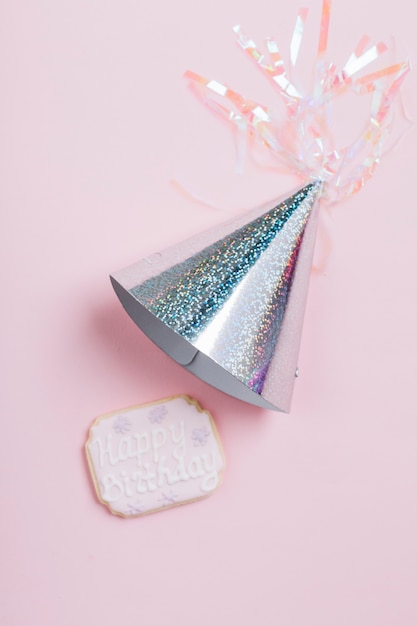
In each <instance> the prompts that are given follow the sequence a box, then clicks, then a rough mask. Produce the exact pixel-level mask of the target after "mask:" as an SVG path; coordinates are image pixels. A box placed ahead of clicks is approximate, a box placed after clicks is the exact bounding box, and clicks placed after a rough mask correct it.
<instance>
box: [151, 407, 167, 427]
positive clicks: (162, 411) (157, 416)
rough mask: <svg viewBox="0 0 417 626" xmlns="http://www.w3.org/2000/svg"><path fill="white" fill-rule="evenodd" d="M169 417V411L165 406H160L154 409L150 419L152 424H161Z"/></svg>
mask: <svg viewBox="0 0 417 626" xmlns="http://www.w3.org/2000/svg"><path fill="white" fill-rule="evenodd" d="M166 415H167V410H166V408H165V406H164V405H163V404H159V405H157V406H154V407H153V409H151V410H150V411H149V416H148V419H149V421H150V422H151V424H160V423H161V422H162V420H163V419H165V417H166Z"/></svg>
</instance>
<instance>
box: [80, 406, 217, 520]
mask: <svg viewBox="0 0 417 626" xmlns="http://www.w3.org/2000/svg"><path fill="white" fill-rule="evenodd" d="M86 452H87V459H88V464H89V466H90V471H91V475H92V478H93V481H94V486H95V488H96V492H97V496H98V499H99V500H100V502H102V503H103V504H105V505H106V506H108V507H109V509H110V511H111V512H112V513H115V514H116V515H121V516H122V517H133V516H138V515H143V514H144V513H152V512H154V511H159V510H160V509H166V508H169V507H172V506H177V505H179V504H186V503H187V502H191V501H194V500H199V499H200V498H204V497H206V496H208V495H210V494H211V493H212V492H213V491H214V490H215V489H216V487H217V486H218V485H219V483H220V479H221V472H222V469H223V467H224V457H223V451H222V448H221V444H220V441H219V437H218V434H217V430H216V426H215V424H214V421H213V419H212V417H211V415H210V413H208V411H203V409H202V408H201V407H200V405H199V404H198V403H197V402H196V401H195V400H192V399H191V398H188V397H187V396H176V397H174V398H166V399H165V400H160V401H158V402H154V403H152V404H146V405H142V406H136V407H132V408H129V409H125V410H123V411H116V412H115V413H110V414H108V415H103V416H102V417H99V418H98V419H96V420H95V422H94V424H93V425H92V427H91V429H90V436H89V438H88V440H87V443H86Z"/></svg>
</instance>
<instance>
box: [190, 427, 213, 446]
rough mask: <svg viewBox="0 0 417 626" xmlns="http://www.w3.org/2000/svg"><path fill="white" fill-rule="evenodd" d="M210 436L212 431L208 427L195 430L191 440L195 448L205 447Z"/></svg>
mask: <svg viewBox="0 0 417 626" xmlns="http://www.w3.org/2000/svg"><path fill="white" fill-rule="evenodd" d="M209 435H210V431H209V429H208V428H207V427H206V426H203V428H193V431H192V433H191V439H192V440H193V441H194V445H195V446H205V445H206V444H207V438H208V436H209Z"/></svg>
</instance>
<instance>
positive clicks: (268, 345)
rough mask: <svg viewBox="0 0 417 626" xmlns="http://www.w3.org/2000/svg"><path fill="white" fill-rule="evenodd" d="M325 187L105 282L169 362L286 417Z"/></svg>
mask: <svg viewBox="0 0 417 626" xmlns="http://www.w3.org/2000/svg"><path fill="white" fill-rule="evenodd" d="M321 186H322V185H321V182H320V181H317V182H313V183H310V184H308V185H306V186H305V187H303V188H302V189H301V190H300V191H298V192H297V193H295V194H294V195H292V196H291V197H289V198H287V199H285V200H284V201H280V202H274V203H273V204H272V206H271V205H270V206H269V207H265V206H264V207H262V208H260V209H256V210H255V211H251V212H249V213H246V214H245V215H243V216H242V215H241V216H239V217H238V218H235V219H234V220H233V221H229V222H227V223H225V224H222V225H220V226H217V227H216V228H214V229H211V230H209V231H206V232H204V233H202V234H200V235H198V236H196V237H193V238H191V239H189V240H187V241H184V242H182V243H180V244H178V245H176V246H174V247H172V248H169V249H167V250H165V251H164V252H162V253H158V254H156V255H153V256H152V257H149V258H146V259H143V260H142V261H140V262H139V263H136V264H134V265H132V266H130V267H128V268H126V269H124V270H121V271H119V272H117V273H115V274H113V275H112V276H111V277H110V278H111V281H112V284H113V287H114V289H115V291H116V293H117V295H118V297H119V299H120V301H121V303H122V304H123V306H124V308H125V309H126V311H127V312H128V314H129V315H130V317H131V318H132V319H133V320H134V322H135V323H136V324H137V325H138V326H139V327H140V328H141V329H142V330H143V331H144V332H145V333H146V334H147V335H148V336H149V338H150V339H152V341H153V342H154V343H156V344H157V345H158V346H159V347H160V348H162V350H164V351H165V352H166V353H167V354H168V355H169V356H171V357H172V358H173V359H175V360H176V361H177V362H178V363H180V364H181V365H183V366H184V367H185V368H186V369H187V370H189V371H190V372H192V373H193V374H195V375H196V376H198V377H199V378H201V379H203V380H205V381H206V382H208V383H209V384H211V385H213V386H214V387H217V388H218V389H221V390H222V391H224V392H226V393H228V394H230V395H232V396H235V397H237V398H240V399H241V400H244V401H246V402H250V403H252V404H256V405H258V406H261V407H265V408H269V409H275V410H280V411H289V409H290V404H291V397H292V392H293V386H294V380H295V375H296V368H297V358H298V351H299V345H300V339H301V330H302V323H303V316H304V309H305V303H306V297H307V290H308V283H309V276H310V271H311V263H312V257H313V250H314V241H315V234H316V226H317V214H318V211H317V210H315V207H316V206H317V203H316V200H317V199H318V197H319V195H320V191H321Z"/></svg>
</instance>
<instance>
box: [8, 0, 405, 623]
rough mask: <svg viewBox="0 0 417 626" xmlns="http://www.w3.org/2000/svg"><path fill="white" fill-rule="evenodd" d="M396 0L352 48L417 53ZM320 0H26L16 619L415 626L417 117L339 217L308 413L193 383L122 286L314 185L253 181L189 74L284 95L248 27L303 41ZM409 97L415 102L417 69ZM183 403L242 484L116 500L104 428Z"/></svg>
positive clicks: (353, 18)
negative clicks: (138, 507) (245, 51)
mask: <svg viewBox="0 0 417 626" xmlns="http://www.w3.org/2000/svg"><path fill="white" fill-rule="evenodd" d="M375 6H376V5H375V3H374V2H371V1H370V0H365V1H363V0H361V1H359V0H352V2H350V3H349V4H346V3H337V4H336V3H335V6H334V7H333V14H332V23H331V32H330V40H329V50H330V53H333V56H334V58H335V60H336V61H338V62H342V61H343V60H344V59H345V58H346V57H347V55H348V54H349V53H350V51H351V50H352V47H353V46H354V45H355V44H356V42H357V40H358V38H359V36H360V35H361V34H362V33H363V32H368V33H369V34H370V35H371V36H372V37H373V38H374V39H375V40H379V39H380V38H384V39H388V38H389V36H390V34H391V33H394V34H395V35H396V38H397V56H398V57H399V58H402V56H404V54H406V53H409V54H410V56H411V58H412V59H414V60H415V59H416V58H417V57H416V50H415V18H416V15H415V8H414V5H413V4H412V3H411V2H410V1H409V0H408V1H406V0H399V1H398V2H396V3H387V4H380V5H378V13H376V9H375ZM297 7H298V5H296V4H295V3H286V4H285V3H280V4H278V3H276V2H273V1H272V0H259V2H257V3H256V5H255V4H253V3H246V4H244V5H242V3H241V2H237V0H228V2H227V3H226V4H225V3H224V2H221V1H220V0H213V1H212V2H210V3H206V4H202V3H198V2H191V1H190V0H178V2H176V3H168V2H165V3H164V4H163V5H161V4H160V3H159V4H158V3H157V4H146V5H145V4H143V3H138V2H136V3H135V2H133V1H131V0H120V1H119V2H117V3H115V2H109V1H107V0H104V1H103V0H102V1H100V2H96V1H93V0H88V1H87V2H81V1H80V0H71V2H70V1H69V0H62V1H60V2H53V1H52V0H39V1H38V2H30V1H29V0H18V1H17V2H10V3H8V4H7V5H5V6H4V9H3V15H2V20H1V24H2V35H1V37H0V52H1V60H2V61H1V84H2V100H1V110H2V114H1V116H0V125H1V144H2V157H1V164H0V171H1V172H2V174H1V177H2V182H1V199H2V212H1V215H2V230H1V232H2V254H3V263H2V270H1V271H2V292H3V307H2V310H1V316H2V318H1V319H2V326H1V328H2V344H3V348H2V353H1V355H2V361H3V363H2V373H3V376H2V387H3V390H2V404H3V407H2V420H3V422H2V437H1V439H0V446H1V457H0V458H1V468H0V471H1V478H2V505H3V518H2V532H1V533H0V543H1V555H2V557H1V561H2V567H1V570H2V572H1V595H2V597H1V601H0V624H1V625H2V626H3V625H4V626H29V625H30V626H57V625H59V626H80V625H84V624H100V625H101V626H114V624H119V623H120V624H125V625H130V624H131V625H133V624H135V625H136V624H139V623H140V624H146V626H164V625H165V624H178V625H181V626H192V625H194V624H196V623H198V624H199V626H208V625H209V624H213V623H219V624H230V623H236V624H240V625H244V626H246V625H247V626H249V625H250V626H252V625H253V624H267V625H272V624H274V625H275V624H280V625H281V624H282V625H283V626H284V625H285V626H353V624H354V625H355V626H393V625H394V624H395V625H401V626H415V625H416V623H417V601H416V597H415V589H416V585H417V538H416V527H417V454H416V449H417V420H416V409H415V377H416V353H417V345H416V332H415V319H416V313H417V311H416V292H415V267H416V262H417V249H416V246H415V232H416V226H417V216H416V208H415V204H416V202H415V198H414V188H413V183H414V180H415V178H416V168H415V146H416V135H415V132H416V131H415V129H414V130H412V131H411V132H410V133H409V134H408V135H407V136H406V137H405V138H404V139H403V140H402V142H401V143H400V145H399V147H398V149H397V150H395V151H394V152H392V153H391V154H389V155H388V156H387V158H386V160H385V162H384V163H383V164H382V165H381V167H380V169H379V171H378V172H377V175H376V177H375V180H374V181H372V182H371V183H370V184H369V185H368V186H367V187H366V188H365V190H364V191H363V192H362V193H361V194H360V195H358V196H356V197H355V198H353V199H352V200H350V201H349V202H347V203H345V204H344V205H343V206H340V207H337V208H336V209H334V211H333V213H332V215H331V218H326V219H324V220H322V230H321V235H320V239H319V241H320V242H323V241H325V239H326V237H329V238H330V240H331V242H332V251H331V254H330V256H329V258H328V264H327V267H326V268H325V270H322V271H321V272H319V273H316V274H313V277H312V282H311V286H310V294H309V301H308V305H307V313H306V319H305V326H304V334H303V341H302V347H301V355H300V363H299V365H300V378H299V379H298V381H297V384H296V390H295V394H294V401H293V408H292V413H291V415H290V416H285V415H277V414H275V413H272V412H268V411H262V410H258V409H255V408H253V407H251V406H249V405H244V404H242V403H239V402H238V401H236V400H234V399H232V398H228V397H226V396H224V395H223V394H221V393H220V392H217V391H215V390H213V389H211V388H210V387H208V386H206V385H205V384H204V383H202V382H200V381H199V380H197V379H195V378H193V377H192V376H191V375H189V374H187V373H186V372H185V371H183V370H182V369H181V368H180V367H179V366H178V365H176V364H175V363H173V362H172V361H170V360H169V359H168V357H165V356H164V355H163V354H162V353H161V352H160V351H159V350H158V349H157V348H155V347H154V346H153V345H152V344H151V343H150V342H149V341H148V340H147V339H146V338H145V337H144V336H143V335H142V334H141V333H140V332H139V331H138V330H137V328H136V327H135V326H134V324H133V323H132V322H131V321H130V319H129V318H128V316H127V315H126V314H125V312H124V311H123V310H122V307H121V306H120V304H119V303H118V302H117V299H116V296H115V295H114V293H113V292H112V289H111V286H110V283H109V280H108V274H109V273H110V272H111V271H114V270H116V269H118V268H120V267H124V266H126V265H128V264H129V263H133V262H135V261H136V260H138V259H140V258H142V257H143V256H146V255H148V254H149V255H150V254H152V253H154V252H155V251H157V250H159V249H161V248H163V247H167V246H168V245H171V244H173V243H175V242H176V241H178V240H180V239H184V238H185V237H187V236H190V235H192V234H194V233H196V232H198V231H199V230H201V229H202V228H207V227H209V226H211V225H213V224H216V223H218V222H219V221H220V220H224V219H227V218H228V217H231V216H232V215H233V214H234V212H237V211H238V209H239V208H240V207H242V208H251V207H252V206H255V205H258V204H260V203H262V202H266V201H268V200H269V199H271V198H272V197H274V196H278V195H280V194H282V193H284V192H285V191H286V190H288V189H293V188H294V186H295V181H294V179H292V178H291V177H289V176H288V177H284V176H282V175H281V174H276V173H274V172H272V171H270V170H269V171H263V170H260V169H259V168H258V167H256V166H255V164H253V163H252V162H251V161H249V162H248V163H247V165H246V168H245V173H244V176H243V177H239V176H237V175H236V174H234V173H233V169H234V158H235V149H234V143H233V136H232V133H231V132H230V131H229V129H228V128H227V126H226V125H225V124H221V123H219V120H218V119H216V118H215V117H214V116H211V115H210V114H209V113H208V112H207V111H206V110H204V108H203V107H202V106H201V105H200V104H199V103H198V102H197V101H196V100H195V99H194V98H193V97H192V96H191V94H190V93H189V91H188V90H187V88H186V86H185V84H184V82H183V81H182V79H181V75H182V73H183V71H184V70H185V69H186V68H187V67H190V68H191V69H194V70H196V71H198V72H201V73H202V74H205V75H208V76H213V77H216V78H218V79H223V80H226V81H228V82H230V83H233V85H234V86H236V87H238V88H239V90H241V91H243V92H245V93H247V94H248V95H253V96H256V97H257V98H258V99H260V100H262V101H266V102H270V101H271V100H272V98H273V94H272V92H271V91H270V89H269V88H268V86H267V85H266V84H265V82H264V80H263V78H262V77H261V76H259V75H258V74H257V72H256V69H255V68H254V67H251V65H250V63H248V60H247V59H245V58H244V56H243V55H242V52H241V51H240V50H238V48H237V47H236V46H235V44H234V42H233V36H232V34H231V31H230V27H231V26H232V25H233V24H235V23H237V22H239V23H241V24H242V25H243V26H244V27H245V28H246V29H247V30H248V31H250V33H251V35H252V36H253V37H254V38H256V39H257V40H261V39H262V37H263V36H264V35H269V34H273V35H275V36H277V37H278V38H279V40H280V41H283V40H284V39H285V37H287V40H286V41H283V43H284V47H285V46H286V45H287V43H288V39H289V32H290V29H292V27H293V24H294V21H295V14H296V10H297ZM312 9H313V10H312V15H311V28H312V32H315V31H314V26H313V24H316V25H317V23H318V21H317V20H318V13H319V10H318V9H319V5H318V3H317V2H314V3H312ZM404 102H405V104H406V107H407V110H408V111H409V112H410V114H412V115H413V116H414V117H415V114H414V111H415V109H416V77H415V74H411V75H410V77H409V78H408V80H407V82H406V85H405V88H404ZM173 179H175V180H177V181H179V182H180V183H182V184H183V185H185V186H187V187H188V188H189V189H190V190H191V191H193V192H194V193H196V194H199V195H200V196H201V197H203V198H204V199H206V200H207V201H208V202H211V203H213V204H215V205H216V206H218V207H219V210H214V209H210V208H208V207H207V206H204V205H202V204H200V203H198V202H196V201H194V200H193V199H192V198H191V197H188V196H186V195H184V194H182V193H180V192H179V191H178V187H177V186H176V185H174V184H172V183H171V182H170V181H171V180H173ZM318 260H320V249H319V250H318ZM181 393H184V394H188V395H190V396H192V397H195V398H197V399H198V400H199V402H200V403H201V404H202V406H203V407H204V408H207V409H208V410H209V411H211V412H212V413H213V415H214V418H215V420H216V424H217V426H218V429H219V432H220V436H221V438H222V442H223V445H224V449H225V454H226V460H227V468H226V471H225V474H224V481H223V484H222V485H221V487H220V488H219V489H218V490H217V491H216V493H215V494H214V495H213V496H212V497H210V498H207V499H205V500H202V501H200V502H196V503H195V504H192V505H190V506H185V507H178V508H175V509H171V510H169V511H165V512H163V513H158V514H155V515H149V516H145V517H143V518H137V519H131V520H124V519H121V518H118V517H116V516H114V515H111V514H110V513H108V512H107V511H106V509H105V508H104V507H103V506H102V505H101V504H100V503H99V502H98V501H97V499H96V497H95V494H94V490H93V487H92V484H91V480H90V478H89V475H88V468H87V464H86V461H85V456H84V450H83V446H84V443H85V441H86V438H87V432H88V429H89V427H90V425H91V423H92V422H93V420H94V418H95V417H96V416H97V415H100V414H103V413H106V412H108V411H112V410H117V409H119V408H122V407H125V406H129V405H134V404H140V403H146V402H151V401H154V400H157V399H158V398H164V397H167V396H171V395H177V394H181Z"/></svg>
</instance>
